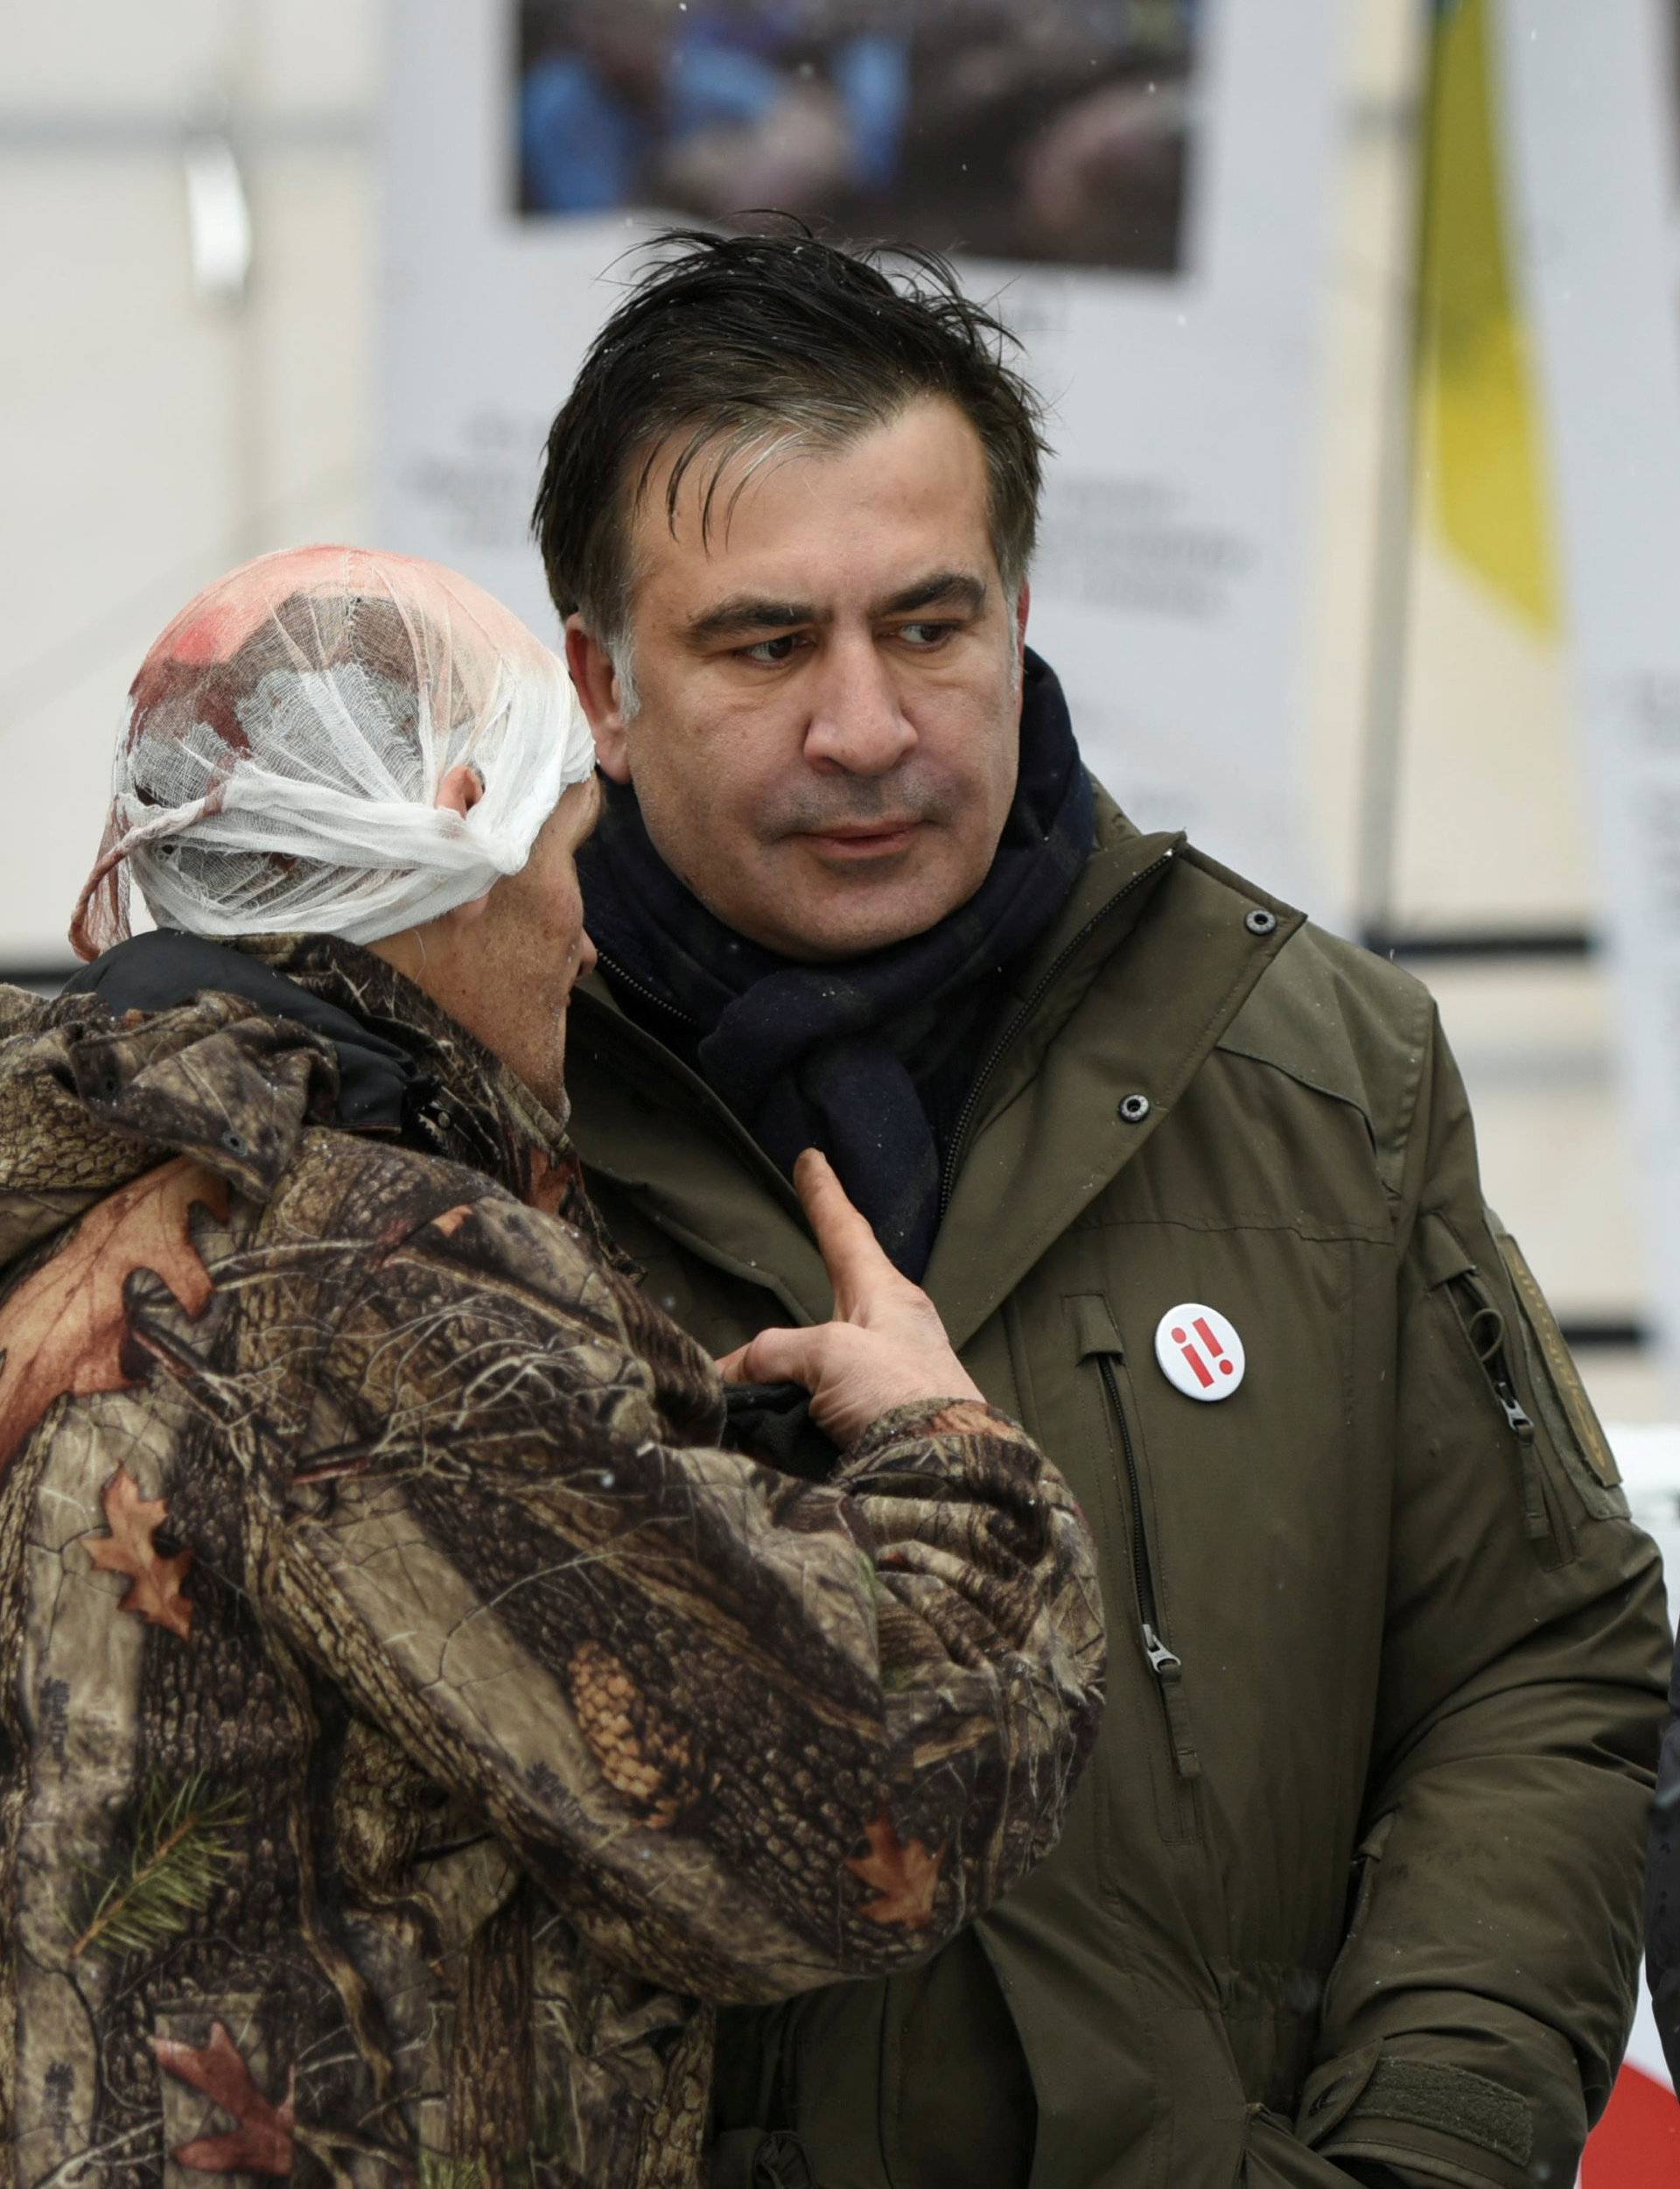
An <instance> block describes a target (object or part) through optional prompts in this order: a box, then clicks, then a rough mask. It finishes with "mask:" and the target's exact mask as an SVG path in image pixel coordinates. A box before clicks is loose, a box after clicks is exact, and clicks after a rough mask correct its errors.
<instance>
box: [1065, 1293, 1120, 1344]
mask: <svg viewBox="0 0 1680 2189" xmlns="http://www.w3.org/2000/svg"><path fill="white" fill-rule="evenodd" d="M1068 1314H1069V1315H1070V1316H1072V1317H1073V1320H1074V1345H1075V1353H1076V1357H1077V1358H1079V1359H1080V1360H1098V1359H1103V1358H1107V1359H1110V1360H1124V1358H1125V1348H1124V1345H1122V1344H1121V1343H1120V1333H1119V1331H1118V1330H1117V1329H1116V1328H1115V1324H1114V1315H1113V1312H1112V1310H1111V1309H1110V1306H1109V1303H1108V1301H1106V1300H1105V1299H1104V1298H1103V1294H1101V1293H1100V1292H1076V1293H1075V1294H1072V1295H1071V1297H1070V1298H1069V1300H1068Z"/></svg>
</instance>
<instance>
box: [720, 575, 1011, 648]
mask: <svg viewBox="0 0 1680 2189" xmlns="http://www.w3.org/2000/svg"><path fill="white" fill-rule="evenodd" d="M985 605H986V587H985V581H984V579H980V578H977V577H976V576H975V575H974V573H973V572H971V571H966V570H937V571H935V572H933V573H932V574H931V576H929V577H927V578H918V579H916V581H915V583H914V585H909V586H905V587H904V589H903V591H902V592H900V593H893V595H892V597H891V598H890V599H888V600H879V601H877V602H876V604H875V606H874V607H873V608H872V610H871V614H873V615H911V614H914V612H915V611H916V610H917V609H918V608H936V607H939V608H962V609H964V610H966V611H967V613H968V614H970V615H978V614H979V613H980V611H981V609H982V608H984V607H985ZM831 621H833V617H832V614H830V611H829V610H827V609H825V608H819V607H816V606H814V604H813V603H812V602H810V601H809V600H771V599H769V598H768V597H767V596H760V595H757V594H751V593H738V594H736V595H734V596H733V597H732V599H730V600H720V601H719V602H718V606H717V607H715V608H708V609H707V611H706V613H705V614H704V615H697V616H696V617H695V619H694V621H692V622H691V623H690V625H689V627H688V629H687V631H686V633H685V634H684V635H685V636H686V637H687V639H688V642H689V643H690V646H710V645H712V644H714V643H715V642H716V641H718V639H722V638H740V637H744V636H745V635H746V634H747V633H748V632H749V631H793V630H802V629H804V628H807V627H808V626H809V625H811V624H823V623H829V622H831Z"/></svg>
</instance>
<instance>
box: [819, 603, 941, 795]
mask: <svg viewBox="0 0 1680 2189" xmlns="http://www.w3.org/2000/svg"><path fill="white" fill-rule="evenodd" d="M813 696H814V698H815V702H816V705H815V707H814V710H813V712H812V716H811V720H810V726H809V728H808V729H807V731H806V733H805V757H806V759H807V760H809V761H816V762H822V761H827V762H828V763H829V764H830V766H831V767H835V768H843V769H844V771H845V773H846V774H847V775H887V774H888V773H890V772H891V770H892V769H893V768H896V767H897V766H898V764H899V762H900V761H901V760H903V759H904V757H905V755H906V754H907V753H908V752H909V751H910V749H911V747H913V746H914V744H915V741H916V733H915V727H914V724H912V723H911V721H910V720H909V719H908V718H907V715H906V714H905V712H904V709H903V707H902V705H900V698H899V693H898V690H897V687H896V686H895V684H894V683H893V677H892V673H891V671H890V670H889V669H888V666H887V664H886V662H885V661H883V660H882V658H881V655H880V652H879V649H878V648H877V646H876V645H875V643H874V642H873V640H872V638H867V637H865V638H862V639H860V640H858V641H855V642H851V643H850V644H848V643H841V644H837V645H835V646H832V647H831V648H830V649H829V650H828V657H827V659H826V660H825V661H824V662H823V663H822V665H821V668H820V670H819V672H818V683H817V686H816V691H815V693H814V695H813Z"/></svg>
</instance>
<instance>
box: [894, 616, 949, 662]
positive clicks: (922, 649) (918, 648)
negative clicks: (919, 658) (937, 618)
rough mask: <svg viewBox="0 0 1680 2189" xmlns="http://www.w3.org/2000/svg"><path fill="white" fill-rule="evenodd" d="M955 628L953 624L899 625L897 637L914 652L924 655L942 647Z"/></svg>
mask: <svg viewBox="0 0 1680 2189" xmlns="http://www.w3.org/2000/svg"><path fill="white" fill-rule="evenodd" d="M957 628H958V627H957V626H956V624H955V623H900V626H899V636H900V638H901V639H903V640H904V641H905V642H906V643H907V645H908V646H910V647H911V648H913V649H914V651H915V652H917V653H919V654H926V653H930V652H931V651H932V650H933V649H934V648H935V646H942V645H943V644H944V643H945V642H946V640H947V639H948V638H949V637H951V636H952V635H953V634H954V633H955V632H956V629H957Z"/></svg>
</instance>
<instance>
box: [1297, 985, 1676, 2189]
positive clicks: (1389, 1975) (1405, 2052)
mask: <svg viewBox="0 0 1680 2189" xmlns="http://www.w3.org/2000/svg"><path fill="white" fill-rule="evenodd" d="M1432 1041H1433V1048H1432V1053H1431V1055H1430V1056H1428V1057H1427V1058H1426V1060H1425V1068H1424V1070H1423V1074H1422V1081H1421V1087H1420V1093H1419V1099H1418V1112H1417V1116H1416V1119H1415V1121H1414V1124H1413V1126H1412V1129H1411V1135H1410V1144H1409V1150H1408V1156H1407V1164H1408V1171H1407V1176H1406V1180H1405V1184H1404V1192H1403V1198H1402V1205H1401V1211H1400V1216H1401V1232H1400V1243H1401V1245H1402V1246H1403V1247H1404V1253H1405V1259H1404V1268H1403V1271H1402V1281H1401V1292H1400V1318H1401V1319H1400V1328H1399V1334H1398V1353H1397V1393H1396V1397H1397V1407H1398V1423H1397V1428H1398V1436H1397V1459H1396V1476H1395V1484H1394V1512H1393V1521H1392V1527H1393V1533H1392V1552H1391V1561H1390V1578H1389V1597H1388V1605H1387V1618H1386V1631H1385V1636H1384V1651H1383V1663H1384V1673H1383V1686H1382V1691H1381V1695H1380V1702H1379V1717H1378V1725H1377V1733H1376V1746H1375V1749H1374V1751H1373V1757H1372V1765H1371V1775H1370V1779H1369V1794H1368V1803H1367V1809H1366V1817H1365V1836H1364V1840H1363V1843H1362V1848H1361V1850H1360V1854H1361V1860H1360V1863H1358V1865H1357V1866H1356V1876H1357V1881H1358V1882H1357V1893H1356V1898H1355V1904H1354V1909H1353V1914H1352V1919H1351V1923H1350V1927H1349V1931H1348V1939H1347V1943H1346V1945H1345V1947H1344V1949H1343V1951H1342V1953H1341V1956H1340V1958H1339V1960H1338V1961H1337V1963H1336V1966H1335V1968H1334V1973H1333V1976H1332V1979H1331V1982H1330V1984H1329V1987H1328V1991H1327V1997H1326V2001H1325V2010H1324V2017H1323V2024H1322V2033H1321V2038H1320V2056H1319V2057H1320V2066H1318V2068H1317V2069H1316V2071H1315V2073H1313V2076H1312V2077H1311V2079H1310V2080H1309V2081H1308V2083H1307V2085H1306V2093H1305V2096H1304V2101H1303V2104H1302V2108H1301V2111H1300V2114H1299V2133H1300V2134H1301V2135H1302V2136H1304V2137H1305V2139H1306V2141H1307V2142H1309V2143H1313V2144H1315V2145H1316V2146H1317V2147H1318V2148H1319V2149H1320V2151H1321V2152H1322V2153H1323V2155H1324V2156H1325V2157H1327V2158H1330V2159H1332V2160H1333V2161H1335V2162H1337V2163H1339V2164H1344V2165H1346V2166H1348V2168H1349V2169H1350V2170H1354V2171H1358V2170H1359V2169H1360V2168H1361V2167H1363V2166H1369V2167H1381V2166H1383V2165H1387V2166H1388V2167H1390V2168H1391V2169H1392V2170H1393V2171H1394V2173H1395V2175H1396V2176H1397V2178H1399V2179H1400V2180H1402V2181H1404V2182H1417V2183H1424V2182H1438V2181H1446V2182H1458V2183H1467V2184H1472V2185H1481V2184H1492V2185H1497V2189H1527V2185H1531V2184H1532V2183H1534V2182H1536V2181H1553V2182H1559V2183H1567V2182H1572V2181H1573V2180H1574V2178H1575V2172H1576V2167H1577V2164H1578V2162H1579V2155H1580V2151H1581V2148H1582V2145H1583V2143H1584V2142H1585V2139H1586V2133H1587V2129H1588V2126H1589V2123H1590V2122H1592V2121H1593V2120H1594V2119H1595V2118H1596V2117H1597V2115H1598V2114H1599V2113H1600V2110H1601V2109H1602V2108H1603V2106H1604V2104H1605V2102H1606V2101H1607V2097H1608V2094H1609V2090H1610V2087H1611V2084H1612V2082H1613V2080H1614V2076H1615V2073H1616V2070H1617V2066H1618V2065H1619V2063H1620V2060H1621V2054H1622V2051H1623V2048H1624V2046H1625V2045H1626V2042H1627V2037H1628V2029H1629V2026H1630V2024H1631V2021H1632V2017H1633V2011H1634V2004H1635V1982H1636V1969H1637V1962H1638V1955H1639V1906H1640V1889H1641V1888H1640V1880H1641V1870H1642V1857H1643V1852H1644V1845H1645V1835H1646V1826H1647V1818H1648V1814H1649V1807H1650V1793H1651V1786H1652V1781H1653V1772H1654V1767H1655V1765H1656V1752H1657V1741H1658V1734H1659V1729H1660V1724H1661V1717H1662V1699H1663V1686H1664V1679H1665V1673H1666V1666H1667V1658H1668V1638H1667V1632H1666V1627H1665V1622H1664V1615H1663V1590H1662V1582H1661V1579H1660V1575H1659V1567H1658V1561H1657V1555H1656V1549H1655V1547H1654V1546H1653V1545H1652V1544H1651V1542H1650V1541H1649V1539H1648V1538H1647V1537H1646V1536H1645V1535H1644V1534H1643V1533H1642V1532H1641V1531H1640V1530H1639V1529H1637V1528H1636V1527H1635V1526H1634V1525H1633V1524H1632V1522H1631V1521H1630V1520H1629V1519H1628V1517H1627V1515H1628V1509H1627V1505H1626V1502H1625V1499H1624V1498H1623V1496H1622V1494H1621V1491H1620V1490H1619V1489H1618V1488H1616V1487H1615V1486H1614V1472H1615V1470H1614V1463H1612V1462H1611V1460H1610V1458H1609V1455H1608V1452H1607V1449H1606V1448H1605V1447H1604V1446H1603V1443H1602V1438H1601V1434H1600V1432H1599V1431H1598V1429H1597V1426H1596V1423H1595V1422H1594V1421H1593V1419H1592V1416H1591V1413H1590V1409H1588V1408H1587V1407H1586V1400H1585V1396H1584V1394H1583V1393H1581V1392H1580V1391H1579V1385H1578V1383H1577V1382H1576V1380H1575V1379H1574V1376H1573V1371H1572V1366H1571V1364H1570V1363H1569V1361H1568V1358H1567V1356H1566V1354H1565V1352H1564V1349H1563V1345H1562V1341H1561V1339H1560V1338H1559V1337H1558V1334H1557V1326H1556V1324H1555V1323H1553V1322H1552V1321H1551V1316H1550V1313H1549V1311H1548V1310H1547V1308H1546V1307H1545V1303H1544V1301H1543V1300H1542V1299H1541V1298H1540V1296H1539V1294H1538V1293H1537V1290H1536V1289H1535V1287H1534V1285H1533V1280H1532V1278H1531V1277H1530V1275H1529V1273H1528V1271H1527V1269H1526V1266H1525V1265H1524V1264H1523V1261H1522V1259H1521V1255H1520V1252H1518V1251H1517V1250H1516V1246H1515V1243H1514V1242H1513V1241H1511V1240H1510V1239H1509V1236H1508V1235H1506V1234H1504V1233H1503V1232H1502V1231H1501V1230H1500V1229H1499V1227H1498V1225H1497V1223H1496V1220H1495V1219H1494V1218H1493V1217H1491V1216H1490V1214H1489V1212H1488V1210H1487V1209H1486V1207H1485V1206H1484V1204H1483V1202H1482V1199H1481V1187H1480V1183H1479V1181H1478V1175H1477V1168H1476V1157H1475V1147H1474V1135H1473V1132H1472V1127H1471V1121H1470V1114H1469V1109H1468V1105H1467V1102H1466V1099H1465V1096H1464V1091H1463V1088H1462V1085H1461V1084H1460V1080H1459V1077H1458V1073H1457V1070H1456V1068H1455V1066H1454V1065H1453V1061H1452V1059H1451V1056H1449V1055H1448V1054H1447V1052H1446V1045H1445V1042H1444V1041H1443V1039H1442V1037H1441V1035H1440V1034H1439V1028H1435V1029H1434V1032H1433V1035H1432ZM1502 1385H1508V1386H1509V1388H1507V1389H1503V1390H1502V1388H1501V1386H1502ZM1511 1402H1514V1404H1513V1403H1511ZM1374 2178H1383V2179H1385V2180H1386V2179H1387V2178H1389V2176H1388V2175H1387V2174H1382V2175H1380V2176H1378V2177H1374Z"/></svg>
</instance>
